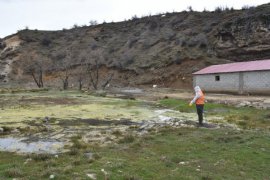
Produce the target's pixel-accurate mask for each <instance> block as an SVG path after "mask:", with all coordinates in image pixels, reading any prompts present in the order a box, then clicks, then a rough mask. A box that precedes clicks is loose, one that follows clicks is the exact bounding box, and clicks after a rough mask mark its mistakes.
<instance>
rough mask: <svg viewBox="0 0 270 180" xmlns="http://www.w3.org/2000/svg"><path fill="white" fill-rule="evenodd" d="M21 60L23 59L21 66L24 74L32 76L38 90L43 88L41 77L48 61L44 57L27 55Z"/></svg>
mask: <svg viewBox="0 0 270 180" xmlns="http://www.w3.org/2000/svg"><path fill="white" fill-rule="evenodd" d="M22 58H24V60H23V61H22V62H23V64H21V66H22V69H23V70H24V72H25V73H26V74H29V75H30V76H32V78H33V80H34V81H35V83H36V85H37V86H38V88H43V87H44V83H43V75H44V71H45V69H46V67H47V66H46V64H48V61H49V60H48V59H45V58H44V57H43V58H42V57H39V56H38V55H36V54H27V55H24V56H23V57H22Z"/></svg>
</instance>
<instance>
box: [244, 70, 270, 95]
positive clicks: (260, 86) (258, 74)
mask: <svg viewBox="0 0 270 180" xmlns="http://www.w3.org/2000/svg"><path fill="white" fill-rule="evenodd" d="M243 80H244V85H243V89H244V91H245V92H267V91H268V92H269V94H270V71H254V72H245V73H243Z"/></svg>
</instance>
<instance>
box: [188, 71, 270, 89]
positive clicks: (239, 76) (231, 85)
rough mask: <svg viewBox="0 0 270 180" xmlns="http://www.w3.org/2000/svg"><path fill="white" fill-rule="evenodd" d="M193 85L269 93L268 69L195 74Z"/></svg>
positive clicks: (204, 87) (203, 87) (269, 78)
mask: <svg viewBox="0 0 270 180" xmlns="http://www.w3.org/2000/svg"><path fill="white" fill-rule="evenodd" d="M216 76H219V81H217V80H216ZM193 85H194V86H195V85H198V86H200V87H201V88H202V89H204V90H205V91H212V92H232V93H240V94H241V93H264V94H270V71H253V72H240V73H239V72H236V73H223V74H222V73H221V74H204V75H195V76H194V78H193Z"/></svg>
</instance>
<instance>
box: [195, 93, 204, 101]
mask: <svg viewBox="0 0 270 180" xmlns="http://www.w3.org/2000/svg"><path fill="white" fill-rule="evenodd" d="M199 94H200V97H199V98H198V99H197V100H196V102H195V103H196V104H204V94H203V92H202V91H200V92H199Z"/></svg>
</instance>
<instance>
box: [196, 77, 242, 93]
mask: <svg viewBox="0 0 270 180" xmlns="http://www.w3.org/2000/svg"><path fill="white" fill-rule="evenodd" d="M216 76H219V79H220V80H219V81H216V79H215V78H216ZM193 83H194V85H198V86H200V87H201V88H202V89H203V90H205V91H217V92H223V91H230V92H238V90H239V73H224V74H204V75H195V76H194V81H193Z"/></svg>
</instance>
